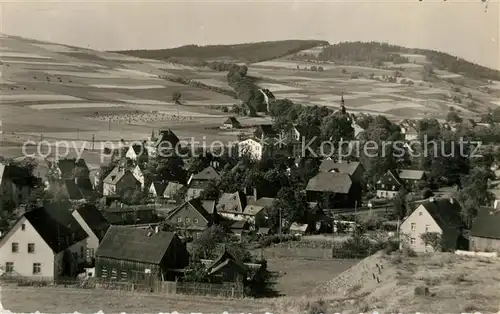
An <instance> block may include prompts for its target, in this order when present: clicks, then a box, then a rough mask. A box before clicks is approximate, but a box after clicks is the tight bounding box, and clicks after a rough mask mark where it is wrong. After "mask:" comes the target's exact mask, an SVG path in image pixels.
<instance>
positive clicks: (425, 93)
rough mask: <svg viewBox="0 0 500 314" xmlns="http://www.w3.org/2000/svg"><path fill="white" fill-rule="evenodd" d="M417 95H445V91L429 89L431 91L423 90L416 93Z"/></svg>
mask: <svg viewBox="0 0 500 314" xmlns="http://www.w3.org/2000/svg"><path fill="white" fill-rule="evenodd" d="M415 92H416V93H419V94H424V95H433V94H443V93H444V91H443V90H442V89H439V88H429V89H422V90H417V91H415Z"/></svg>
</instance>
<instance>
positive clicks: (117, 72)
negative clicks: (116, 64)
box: [103, 69, 158, 78]
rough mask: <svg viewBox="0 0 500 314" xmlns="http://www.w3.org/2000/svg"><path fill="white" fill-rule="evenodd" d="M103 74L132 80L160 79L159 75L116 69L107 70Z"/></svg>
mask: <svg viewBox="0 0 500 314" xmlns="http://www.w3.org/2000/svg"><path fill="white" fill-rule="evenodd" d="M103 72H106V73H109V74H111V75H119V77H131V78H140V77H148V78H152V77H154V78H158V76H157V75H154V74H151V73H146V72H142V71H137V70H131V69H115V70H106V71H103Z"/></svg>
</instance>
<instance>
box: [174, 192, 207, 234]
mask: <svg viewBox="0 0 500 314" xmlns="http://www.w3.org/2000/svg"><path fill="white" fill-rule="evenodd" d="M204 205H210V204H209V203H204V202H202V201H201V200H200V199H199V198H195V199H191V200H189V201H187V202H185V203H184V204H182V205H180V206H179V207H177V208H176V209H174V210H173V211H172V212H170V213H169V214H168V215H167V217H166V219H165V220H166V221H168V222H169V223H170V224H171V225H173V226H175V228H176V229H178V230H179V231H181V232H183V233H184V234H185V235H186V236H194V237H198V236H200V235H201V233H202V232H203V230H205V229H206V228H207V227H210V226H211V225H212V223H213V222H214V221H215V219H216V217H215V216H216V213H214V212H208V210H210V208H205V207H204ZM211 206H213V205H211ZM212 208H213V207H212Z"/></svg>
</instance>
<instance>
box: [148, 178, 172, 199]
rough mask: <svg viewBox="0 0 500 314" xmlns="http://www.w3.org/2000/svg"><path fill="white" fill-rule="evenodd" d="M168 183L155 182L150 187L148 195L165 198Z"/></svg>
mask: <svg viewBox="0 0 500 314" xmlns="http://www.w3.org/2000/svg"><path fill="white" fill-rule="evenodd" d="M167 184H168V183H167V182H166V181H153V182H151V185H150V186H149V189H148V193H149V195H150V196H151V197H155V198H157V197H163V194H164V193H165V189H166V188H167Z"/></svg>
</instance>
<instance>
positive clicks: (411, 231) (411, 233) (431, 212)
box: [399, 198, 464, 252]
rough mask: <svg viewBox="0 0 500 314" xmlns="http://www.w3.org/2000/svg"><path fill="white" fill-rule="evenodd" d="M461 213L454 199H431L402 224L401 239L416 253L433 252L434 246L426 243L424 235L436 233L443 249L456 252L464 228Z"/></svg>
mask: <svg viewBox="0 0 500 314" xmlns="http://www.w3.org/2000/svg"><path fill="white" fill-rule="evenodd" d="M460 212H461V208H460V205H459V204H458V202H457V201H456V200H454V199H453V198H449V199H439V200H438V199H434V198H430V199H429V200H428V201H427V202H424V203H422V204H420V205H419V206H418V207H417V208H416V209H415V210H414V211H413V212H412V213H411V214H410V215H409V216H408V217H407V218H406V219H405V220H404V221H403V222H402V224H401V226H400V228H399V230H400V237H401V239H403V242H407V243H406V244H407V245H409V246H410V247H411V248H412V249H413V250H414V251H415V252H432V251H434V249H433V247H432V245H430V244H429V243H425V241H424V240H423V239H422V235H423V234H425V233H430V232H432V233H434V232H435V233H437V234H439V236H440V237H441V241H440V244H441V249H444V250H450V249H451V250H455V249H457V246H458V243H459V236H460V234H461V232H462V230H463V228H464V224H463V222H462V219H461V215H460Z"/></svg>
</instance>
